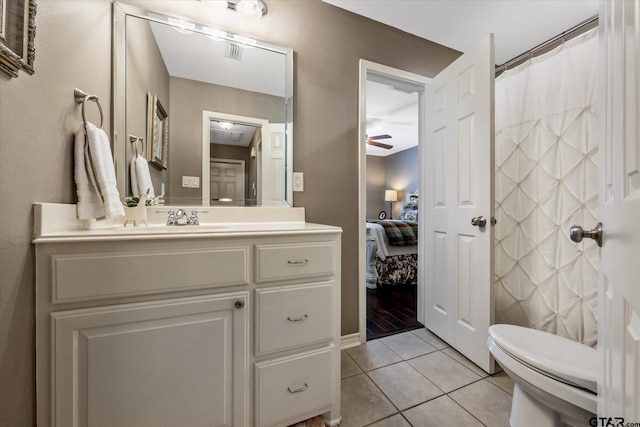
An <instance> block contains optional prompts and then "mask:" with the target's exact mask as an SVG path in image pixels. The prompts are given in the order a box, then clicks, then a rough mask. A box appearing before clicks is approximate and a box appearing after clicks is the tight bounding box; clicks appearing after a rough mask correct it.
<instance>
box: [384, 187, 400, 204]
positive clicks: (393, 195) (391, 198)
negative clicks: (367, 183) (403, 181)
mask: <svg viewBox="0 0 640 427" xmlns="http://www.w3.org/2000/svg"><path fill="white" fill-rule="evenodd" d="M384 201H385V202H397V201H398V191H397V190H385V191H384Z"/></svg>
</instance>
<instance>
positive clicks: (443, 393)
mask: <svg viewBox="0 0 640 427" xmlns="http://www.w3.org/2000/svg"><path fill="white" fill-rule="evenodd" d="M407 332H411V331H407ZM403 333H406V332H403ZM414 335H416V336H417V337H418V338H420V339H421V340H422V341H424V342H425V343H427V344H429V345H431V346H433V345H432V344H431V343H429V342H428V341H426V340H425V339H423V338H422V337H420V336H418V335H417V334H414ZM376 341H380V343H381V344H382V345H383V346H384V347H386V348H387V349H388V350H389V351H391V352H392V353H393V354H395V355H396V356H398V357H400V358H401V360H399V361H396V362H392V363H388V364H385V365H382V366H377V367H375V368H372V369H369V370H366V369H364V368H363V367H362V366H361V365H360V364H359V363H358V361H357V360H356V359H355V358H354V357H353V356H351V354H349V353H348V351H347V350H344V352H345V354H346V356H347V357H348V358H349V359H351V361H352V362H353V363H354V364H355V365H356V366H357V367H358V368H359V369H360V371H361V372H359V373H356V374H353V375H349V376H347V377H344V378H341V381H342V380H345V379H347V378H353V377H355V376H357V375H360V374H364V375H365V377H366V378H367V379H368V380H369V381H370V382H371V383H372V384H373V385H374V387H375V388H376V389H377V390H378V391H379V392H380V393H381V394H382V396H384V398H385V399H387V401H388V402H389V403H390V404H391V405H392V407H393V408H394V409H395V410H396V412H394V413H392V414H389V415H387V416H384V417H382V418H380V419H377V420H375V421H372V422H371V423H369V424H366V426H371V425H374V424H376V423H379V422H381V421H384V420H387V419H389V418H392V417H394V416H396V415H400V416H401V417H402V418H403V419H404V420H405V421H406V422H407V423H408V424H409V425H411V426H412V424H411V423H410V422H409V420H408V419H407V418H406V417H405V416H404V412H406V411H408V410H410V409H413V408H415V407H418V406H420V405H423V404H425V403H427V402H430V401H433V400H435V399H439V398H441V397H445V396H446V397H448V398H449V399H451V400H452V401H453V402H454V403H455V404H456V405H457V406H458V407H460V408H462V409H463V410H464V411H465V412H466V413H468V414H469V415H471V416H472V417H473V419H475V420H476V421H478V422H479V423H480V424H481V425H483V426H487V424H485V423H484V422H482V421H481V420H480V419H479V418H478V417H477V416H475V415H474V414H473V413H471V412H470V411H469V410H468V409H467V408H465V407H464V406H463V405H462V404H461V403H459V402H458V401H457V400H456V399H454V398H453V397H452V396H450V394H452V393H454V392H456V391H458V390H461V389H463V388H465V387H469V386H471V385H473V384H476V383H478V382H480V381H482V380H487V382H488V383H489V384H491V385H492V386H494V387H496V388H497V389H498V390H500V391H502V392H505V393H507V394H510V393H508V392H507V391H506V390H504V389H502V387H500V386H498V385H497V384H494V383H493V382H491V381H489V380H488V378H491V377H492V375H490V374H487V373H486V372H484V376H481V375H480V374H478V373H477V372H475V371H474V370H473V369H471V368H470V367H468V366H466V365H465V364H463V363H462V362H460V361H459V360H457V359H456V358H455V357H453V356H451V355H450V354H448V353H446V352H445V351H444V350H447V349H449V348H452V347H450V346H447V347H444V348H437V347H435V346H433V347H434V348H435V351H430V352H427V353H425V354H421V355H418V356H414V357H410V358H407V359H405V358H404V357H403V356H401V355H400V354H398V353H397V352H395V351H393V349H392V348H391V347H389V346H388V345H387V344H385V343H384V342H383V341H382V340H381V339H376ZM436 352H440V353H442V354H444V355H445V356H447V357H448V358H449V359H451V360H452V361H454V362H456V363H457V364H458V365H460V367H461V368H464V370H468V371H470V372H473V373H474V374H476V375H478V379H474V380H473V381H471V382H469V383H467V384H465V385H462V386H460V387H457V388H455V389H453V390H451V391H449V392H445V391H444V390H442V389H441V388H440V387H438V386H437V385H436V384H435V383H433V381H431V380H430V379H429V378H428V377H427V376H426V375H424V374H423V373H422V372H420V371H418V370H417V369H415V368H413V369H415V370H416V371H417V373H418V374H420V375H421V376H422V377H424V378H425V379H426V380H427V381H429V382H430V383H431V384H433V385H434V386H435V387H436V388H437V389H438V390H440V391H441V392H442V394H440V395H438V396H435V397H432V398H431V399H427V400H425V401H423V402H420V403H417V404H415V405H412V406H410V407H408V408H405V409H403V410H400V409H399V408H398V406H397V405H396V404H395V403H394V402H393V400H392V399H391V398H390V397H389V396H388V395H387V394H386V393H385V392H384V391H383V390H382V389H381V387H380V386H379V385H378V383H377V382H376V381H375V380H374V379H373V378H372V377H371V376H370V375H369V372H372V371H375V370H378V369H382V368H385V367H388V366H392V365H396V364H399V363H402V362H407V363H408V362H409V361H411V360H414V359H417V358H420V357H423V356H426V355H429V354H433V353H436ZM408 364H409V366H411V367H413V365H411V364H410V363H408ZM496 373H497V372H496ZM494 375H495V374H494Z"/></svg>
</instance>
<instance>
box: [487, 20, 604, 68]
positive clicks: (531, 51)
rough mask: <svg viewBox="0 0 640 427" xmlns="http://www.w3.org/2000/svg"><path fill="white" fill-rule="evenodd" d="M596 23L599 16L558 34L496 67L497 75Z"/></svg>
mask: <svg viewBox="0 0 640 427" xmlns="http://www.w3.org/2000/svg"><path fill="white" fill-rule="evenodd" d="M594 22H598V15H597V14H596V15H593V16H592V17H591V18H589V19H587V20H584V21H582V22H581V23H579V24H577V25H575V26H573V27H571V28H569V29H568V30H566V31H563V32H562V33H560V34H558V35H557V36H555V37H552V38H550V39H549V40H547V41H545V42H542V43H540V44H539V45H538V46H536V47H534V48H532V49H529V50H528V51H526V52H524V53H522V54H520V55H518V56H516V57H515V58H512V59H510V60H508V61H507V62H504V63H503V64H501V65H496V74H497V73H499V72H502V71H504V70H506V69H507V68H508V67H509V66H511V65H514V64H517V63H518V62H520V61H522V60H523V59H525V58H532V57H533V55H534V54H535V53H536V52H538V51H540V50H543V49H545V48H547V47H549V46H550V45H552V44H553V43H556V42H557V41H559V40H563V39H564V38H565V37H567V36H568V35H570V34H571V33H575V32H576V31H579V30H581V29H583V28H584V27H586V26H587V25H590V24H592V23H594Z"/></svg>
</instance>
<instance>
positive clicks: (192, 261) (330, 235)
mask: <svg viewBox="0 0 640 427" xmlns="http://www.w3.org/2000/svg"><path fill="white" fill-rule="evenodd" d="M249 229H250V227H243V228H242V231H235V230H234V229H233V227H230V228H228V229H224V231H220V230H217V231H215V232H211V231H207V229H206V227H203V228H201V229H198V228H194V229H193V232H189V233H185V232H184V229H182V230H177V231H176V232H175V233H171V231H173V230H170V231H169V232H166V230H162V231H163V233H162V234H154V233H149V232H148V230H147V231H146V232H143V231H142V230H141V232H140V234H136V233H135V232H134V233H131V232H130V233H128V234H127V235H124V236H123V235H118V234H117V233H112V234H111V235H106V234H100V233H97V234H96V233H95V232H87V233H86V234H83V233H81V232H76V233H70V234H64V233H62V234H59V233H58V234H55V235H43V236H36V238H35V240H34V243H35V246H36V341H37V342H36V347H37V349H36V351H37V355H36V356H37V357H36V361H37V362H36V363H37V373H36V378H37V380H36V381H37V383H36V386H37V390H36V393H37V412H38V413H37V418H38V425H39V426H56V427H75V426H79V427H80V426H82V427H84V426H87V427H103V426H104V427H107V426H108V427H125V426H136V427H145V426H149V427H151V426H153V427H157V426H190V427H199V426H203V427H204V426H207V427H211V426H237V427H240V426H244V427H253V426H259V427H272V426H288V425H291V424H295V423H296V422H299V421H302V420H305V419H307V418H311V417H313V416H316V415H322V416H323V418H324V419H325V422H326V423H327V424H328V425H337V424H338V423H339V421H340V351H339V347H340V229H339V228H335V227H328V226H320V225H312V224H305V223H301V224H299V226H298V227H292V226H287V227H280V229H279V227H277V226H274V227H273V228H272V229H269V227H264V226H262V227H259V229H258V230H256V231H250V230H249Z"/></svg>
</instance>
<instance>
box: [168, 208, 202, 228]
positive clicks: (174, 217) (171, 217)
mask: <svg viewBox="0 0 640 427" xmlns="http://www.w3.org/2000/svg"><path fill="white" fill-rule="evenodd" d="M167 225H200V221H199V220H198V211H196V210H192V211H191V217H189V216H188V215H187V213H186V212H185V210H184V209H182V208H180V209H178V211H177V212H174V211H173V210H170V211H169V212H168V216H167Z"/></svg>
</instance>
